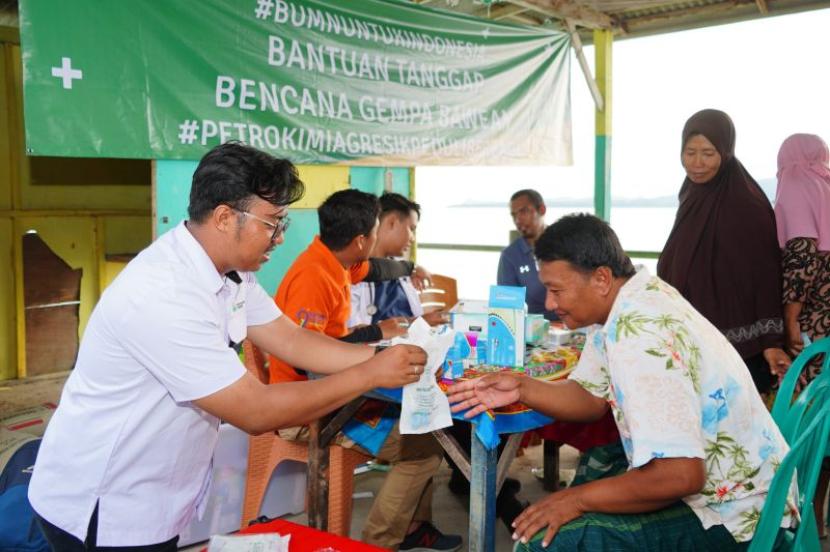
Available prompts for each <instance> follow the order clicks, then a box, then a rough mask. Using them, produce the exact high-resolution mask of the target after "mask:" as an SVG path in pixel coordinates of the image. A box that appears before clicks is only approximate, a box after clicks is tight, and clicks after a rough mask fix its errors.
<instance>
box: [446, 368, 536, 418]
mask: <svg viewBox="0 0 830 552" xmlns="http://www.w3.org/2000/svg"><path fill="white" fill-rule="evenodd" d="M521 378H522V376H517V375H514V374H512V373H509V372H498V373H496V374H488V375H486V376H484V377H481V378H477V379H474V380H468V381H462V382H459V383H456V384H453V385H451V386H450V387H449V389H447V398H448V399H449V401H450V404H451V405H453V406H452V409H451V410H452V411H453V412H460V411H462V410H465V409H470V410H469V412H467V413H465V414H464V417H465V418H472V417H473V416H477V415H478V414H481V413H482V412H484V411H486V410H492V409H494V408H499V407H501V406H507V405H508V404H513V403H514V402H517V401H518V400H519V396H520V388H521Z"/></svg>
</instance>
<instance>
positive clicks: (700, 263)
mask: <svg viewBox="0 0 830 552" xmlns="http://www.w3.org/2000/svg"><path fill="white" fill-rule="evenodd" d="M681 160H682V162H683V168H684V169H686V179H685V180H684V181H683V187H682V188H681V189H680V207H679V208H678V210H677V218H676V219H675V222H674V228H672V231H671V234H670V235H669V239H668V241H667V242H666V245H665V247H664V248H663V253H662V255H661V256H660V260H659V262H658V263H657V274H658V276H660V278H662V279H663V280H665V281H666V282H668V283H669V284H671V285H672V286H674V287H675V288H677V290H678V291H679V292H680V293H681V294H683V296H684V297H685V298H686V299H687V300H688V301H689V302H690V303H691V304H692V306H693V307H695V309H697V310H698V311H699V312H700V313H701V314H703V316H705V317H706V318H707V319H708V320H709V321H710V322H711V323H712V324H714V325H715V326H716V327H717V328H718V329H719V330H720V331H721V332H723V334H724V335H725V336H726V338H727V339H728V340H729V342H730V343H732V345H734V347H735V349H737V350H738V353H739V354H740V355H741V357H742V358H743V359H744V361H745V362H746V364H747V367H748V368H749V371H750V373H751V374H752V379H753V381H754V382H755V386H756V387H757V388H758V391H759V392H761V393H766V392H767V391H769V389H770V386H771V384H772V382H773V377H772V375H773V374H775V375H778V374H782V373H784V372H785V371H786V369H787V367H788V366H789V364H790V359H789V357H788V356H787V354H786V353H785V352H784V351H783V350H782V346H783V343H784V335H783V334H784V326H783V317H782V305H781V285H782V284H781V253H780V249H779V247H778V240H777V235H776V230H775V215H774V213H773V210H772V207H771V206H770V203H769V200H768V199H767V197H766V196H765V195H764V192H763V191H762V190H761V187H760V186H758V183H757V182H755V180H754V179H753V178H752V177H751V176H750V175H749V173H748V172H747V171H746V169H744V167H743V165H742V164H741V162H740V161H738V159H736V158H735V126H734V125H733V124H732V120H731V119H730V118H729V116H728V115H727V114H726V113H724V112H722V111H717V110H715V109H705V110H703V111H699V112H698V113H695V114H694V115H692V117H691V118H690V119H689V120H688V121H686V125H685V126H684V127H683V150H682V152H681Z"/></svg>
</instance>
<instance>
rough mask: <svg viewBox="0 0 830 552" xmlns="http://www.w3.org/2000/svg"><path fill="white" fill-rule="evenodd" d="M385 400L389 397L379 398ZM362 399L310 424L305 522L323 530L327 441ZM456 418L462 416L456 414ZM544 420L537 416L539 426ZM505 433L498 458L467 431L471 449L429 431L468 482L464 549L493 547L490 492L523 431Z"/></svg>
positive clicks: (485, 551) (489, 551)
mask: <svg viewBox="0 0 830 552" xmlns="http://www.w3.org/2000/svg"><path fill="white" fill-rule="evenodd" d="M384 399H385V400H389V398H388V397H386V396H384ZM366 400H367V398H366V397H359V398H357V399H355V400H354V401H352V402H351V403H349V404H348V405H346V406H344V407H343V408H342V409H340V411H339V412H337V413H336V414H334V415H332V416H328V417H325V418H321V419H319V420H317V421H316V422H315V423H312V424H311V425H310V436H309V444H308V496H309V504H308V522H309V525H310V526H312V527H315V528H317V529H321V530H323V531H325V530H326V529H327V527H328V519H327V514H328V481H327V480H326V475H325V474H326V471H327V468H328V466H329V445H330V444H331V443H332V440H333V439H334V437H335V436H336V435H337V433H338V432H339V431H340V430H341V429H342V427H343V425H344V424H345V423H346V422H347V421H348V420H349V419H350V418H351V417H352V416H353V415H354V413H355V412H357V410H358V409H359V408H360V407H361V406H362V405H363V403H364V402H365V401H366ZM457 419H463V418H461V417H460V415H459V416H458V417H457ZM547 423H550V420H549V419H547V420H540V421H539V424H538V426H537V427H541V426H543V425H545V424H547ZM530 429H534V428H533V427H527V428H523V429H522V430H521V431H518V432H516V433H511V434H509V437H508V438H507V444H506V446H505V448H504V452H503V453H502V455H501V458H499V457H498V451H497V449H496V448H495V447H493V448H492V449H488V448H487V447H485V445H484V444H483V443H482V442H481V440H480V439H479V438H478V436H476V434H475V432H474V431H473V432H472V433H473V436H472V439H471V441H472V447H471V453H470V455H469V456H468V454H467V451H466V450H463V449H462V447H461V446H459V444H458V442H457V441H456V440H455V438H453V437H452V436H451V435H450V434H449V433H448V432H446V431H444V430H438V431H433V432H432V434H433V435H434V436H435V438H436V439H437V440H438V442H439V443H440V444H441V446H442V447H443V448H444V450H445V451H446V452H447V454H449V455H450V457H451V458H452V459H453V460H454V461H455V463H456V464H457V465H458V466H459V468H460V469H461V472H462V473H463V474H464V476H465V477H467V479H468V480H469V481H470V529H469V534H468V541H467V550H469V551H470V552H493V551H494V550H495V524H496V496H497V495H498V492H499V490H500V489H501V486H502V484H503V483H504V480H505V478H506V477H507V471H508V469H509V468H510V464H511V462H512V461H513V459H514V458H515V457H516V451H517V450H518V448H519V445H520V443H521V438H522V435H523V434H524V432H525V431H528V430H530Z"/></svg>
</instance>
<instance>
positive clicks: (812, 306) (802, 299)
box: [783, 238, 830, 379]
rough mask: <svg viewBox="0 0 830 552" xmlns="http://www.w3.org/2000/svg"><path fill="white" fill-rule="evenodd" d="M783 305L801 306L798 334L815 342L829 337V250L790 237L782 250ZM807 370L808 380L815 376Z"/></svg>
mask: <svg viewBox="0 0 830 552" xmlns="http://www.w3.org/2000/svg"><path fill="white" fill-rule="evenodd" d="M783 263H784V303H785V304H786V303H803V305H804V306H803V307H802V309H801V314H800V315H799V317H798V323H799V326H801V331H802V332H804V333H806V334H807V335H808V336H810V339H811V340H813V341H816V340H817V339H820V338H822V337H826V336H828V335H830V251H819V250H818V247H817V246H816V241H815V240H814V239H812V238H793V239H791V240H790V241H788V242H787V247H785V248H784V251H783ZM814 371H815V368H812V367H811V370H810V373H809V375H808V377H809V378H810V379H812V378H813V377H815V375H816V374H815V373H814Z"/></svg>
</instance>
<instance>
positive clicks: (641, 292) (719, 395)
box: [570, 269, 795, 542]
mask: <svg viewBox="0 0 830 552" xmlns="http://www.w3.org/2000/svg"><path fill="white" fill-rule="evenodd" d="M570 377H571V379H573V380H575V381H576V382H578V383H579V384H580V385H582V386H583V387H584V388H585V389H587V390H588V391H589V392H591V393H592V394H594V395H596V396H598V397H602V398H604V399H606V400H608V402H609V403H610V405H611V408H612V411H613V413H614V417H615V420H616V422H617V427H618V428H619V431H620V437H621V438H622V443H623V447H624V448H625V452H626V455H627V456H628V461H629V463H630V465H631V466H632V467H634V468H639V467H641V466H643V465H645V464H647V463H648V462H650V461H651V460H652V459H653V458H701V459H703V460H704V462H705V466H706V484H705V486H704V488H703V490H702V491H701V492H700V493H699V494H695V495H691V496H687V497H685V498H684V499H683V500H684V501H685V502H686V503H687V504H688V505H689V506H690V507H691V509H692V510H693V511H694V512H695V514H696V515H697V516H698V518H700V521H701V523H702V524H703V527H704V528H706V529H708V528H709V527H711V526H713V525H724V526H725V527H726V529H727V530H729V532H730V533H731V534H732V535H733V536H734V538H735V540H736V541H738V542H745V541H748V540H750V539H751V538H752V535H753V534H754V532H755V526H756V525H757V523H758V519H759V517H760V512H761V510H762V509H763V505H764V499H765V498H766V495H767V491H768V489H769V486H770V482H771V481H772V477H773V475H774V473H775V470H776V469H777V466H778V465H779V463H780V461H781V459H782V458H783V457H784V455H785V454H786V453H787V451H788V446H787V444H786V442H785V441H784V438H783V437H782V436H781V433H780V432H779V430H778V428H777V427H776V425H775V422H773V420H772V417H771V416H770V414H769V412H768V411H767V409H766V408H765V407H764V403H763V402H762V401H761V397H760V396H759V395H758V392H757V391H756V390H755V386H754V385H753V383H752V377H751V376H750V374H749V371H748V370H747V368H746V365H745V364H744V362H743V361H742V360H741V357H740V356H739V355H738V353H737V352H736V351H735V348H734V347H732V346H731V345H730V344H729V342H728V341H727V340H726V338H724V336H723V334H722V333H721V332H719V331H718V329H717V328H715V327H714V326H713V325H712V324H710V323H709V322H708V321H707V320H706V319H705V318H704V317H703V316H702V315H700V314H699V313H698V312H697V311H696V310H694V308H692V306H691V305H690V304H689V303H688V302H687V301H686V300H685V299H683V297H682V296H681V295H680V293H679V292H678V291H677V290H675V289H674V288H673V287H671V286H669V285H668V284H667V283H665V282H663V281H662V280H660V279H659V278H656V277H652V276H651V275H650V274H649V273H648V271H647V270H645V269H640V270H639V271H638V272H637V274H636V275H635V276H634V277H632V278H631V279H630V280H629V281H628V282H627V283H626V284H625V285H624V286H623V287H622V288H621V289H620V292H619V294H618V296H617V298H616V300H615V301H614V305H613V307H612V309H611V312H610V314H609V315H608V320H607V321H606V323H605V325H604V326H596V327H595V328H594V329H593V330H592V331H591V333H590V334H589V335H588V339H587V341H586V344H585V350H584V351H583V354H582V358H581V359H580V362H579V364H578V365H577V368H576V370H574V372H573V373H572V374H571V376H570ZM793 490H794V488H793ZM794 496H795V494H794V493H792V494H791V501H792V502H791V505H792V504H795V501H794V500H792V498H793V497H794ZM789 511H793V510H792V509H788V514H787V516H785V518H784V519H783V520H782V523H781V525H782V527H789V526H790V522H791V519H790V514H789Z"/></svg>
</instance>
